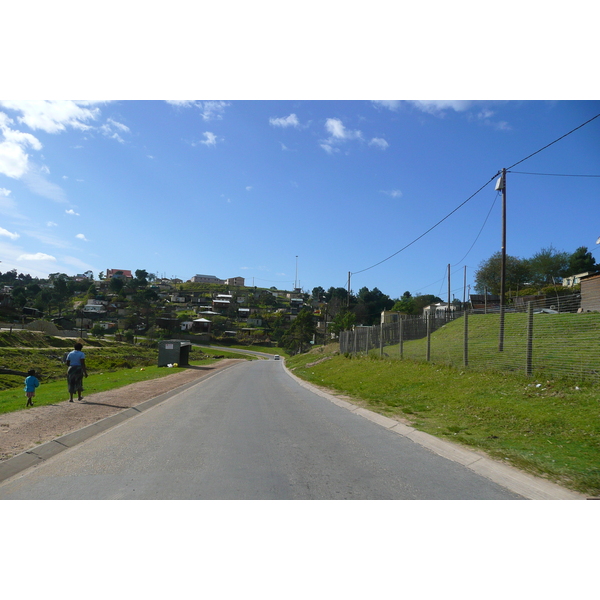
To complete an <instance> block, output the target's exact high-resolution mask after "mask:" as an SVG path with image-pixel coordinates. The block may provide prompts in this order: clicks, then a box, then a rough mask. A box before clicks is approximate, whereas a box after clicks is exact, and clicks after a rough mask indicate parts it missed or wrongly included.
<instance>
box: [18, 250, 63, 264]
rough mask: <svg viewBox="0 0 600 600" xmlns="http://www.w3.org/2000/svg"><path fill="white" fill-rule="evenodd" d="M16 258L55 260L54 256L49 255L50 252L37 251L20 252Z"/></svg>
mask: <svg viewBox="0 0 600 600" xmlns="http://www.w3.org/2000/svg"><path fill="white" fill-rule="evenodd" d="M17 260H49V261H53V262H55V261H56V258H55V257H54V256H50V254H44V253H43V252H37V253H36V254H21V256H19V257H18V258H17Z"/></svg>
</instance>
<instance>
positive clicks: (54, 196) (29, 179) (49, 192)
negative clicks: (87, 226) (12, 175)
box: [23, 165, 67, 202]
mask: <svg viewBox="0 0 600 600" xmlns="http://www.w3.org/2000/svg"><path fill="white" fill-rule="evenodd" d="M49 172H50V170H49V169H48V168H47V167H44V166H42V167H37V166H36V165H30V167H29V168H28V170H27V172H26V173H25V174H24V175H23V181H24V182H25V184H26V185H27V187H28V188H29V189H30V190H31V191H32V192H34V193H35V194H38V195H39V196H43V197H44V198H49V199H50V200H54V201H55V202H66V201H67V199H66V197H65V192H64V190H63V189H62V188H61V187H60V186H59V185H56V184H55V183H52V182H51V181H48V180H47V179H46V177H45V175H47V174H48V173H49Z"/></svg>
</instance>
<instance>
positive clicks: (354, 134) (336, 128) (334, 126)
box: [325, 119, 362, 140]
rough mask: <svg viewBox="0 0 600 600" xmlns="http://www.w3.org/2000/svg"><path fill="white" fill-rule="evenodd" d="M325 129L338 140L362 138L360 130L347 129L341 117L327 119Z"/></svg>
mask: <svg viewBox="0 0 600 600" xmlns="http://www.w3.org/2000/svg"><path fill="white" fill-rule="evenodd" d="M325 129H327V131H328V132H329V133H330V134H331V136H332V137H333V138H335V139H337V140H356V139H362V133H361V132H360V131H359V130H354V131H353V130H350V129H346V128H345V127H344V124H343V123H342V122H341V121H340V119H327V121H325Z"/></svg>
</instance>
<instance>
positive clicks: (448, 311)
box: [446, 264, 450, 316]
mask: <svg viewBox="0 0 600 600" xmlns="http://www.w3.org/2000/svg"><path fill="white" fill-rule="evenodd" d="M446 314H447V315H448V316H450V265H449V264H448V310H447V311H446Z"/></svg>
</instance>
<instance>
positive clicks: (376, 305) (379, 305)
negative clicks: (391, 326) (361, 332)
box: [353, 287, 394, 325]
mask: <svg viewBox="0 0 600 600" xmlns="http://www.w3.org/2000/svg"><path fill="white" fill-rule="evenodd" d="M357 301H358V303H357V304H356V306H355V307H354V308H353V311H354V313H355V314H356V316H357V318H358V320H359V321H360V322H362V323H364V324H365V325H373V324H375V323H378V322H379V320H380V318H381V313H382V312H383V311H384V310H389V309H390V308H392V306H394V301H393V300H392V299H391V298H390V297H389V296H388V295H387V294H384V293H383V292H382V291H380V290H379V289H377V288H376V287H375V288H373V289H372V290H369V288H367V287H363V288H361V289H360V290H359V292H358V296H357Z"/></svg>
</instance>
